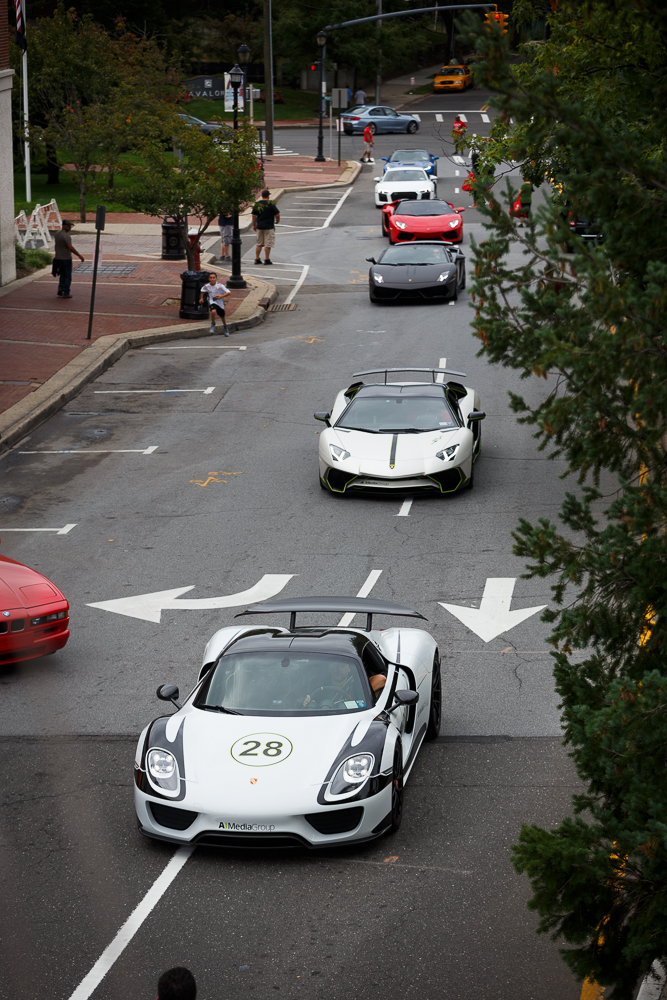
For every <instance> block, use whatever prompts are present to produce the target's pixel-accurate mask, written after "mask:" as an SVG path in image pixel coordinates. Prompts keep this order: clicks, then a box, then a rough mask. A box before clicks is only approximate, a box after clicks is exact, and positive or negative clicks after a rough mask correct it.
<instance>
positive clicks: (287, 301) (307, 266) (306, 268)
mask: <svg viewBox="0 0 667 1000" xmlns="http://www.w3.org/2000/svg"><path fill="white" fill-rule="evenodd" d="M302 267H303V270H302V272H301V277H300V278H299V280H298V281H297V283H296V285H295V286H294V288H293V289H292V291H291V292H290V293H289V295H288V296H287V298H286V299H285V305H289V304H290V302H292V300H293V299H294V296H295V295H296V293H297V292H298V291H299V289H300V288H301V286H302V285H303V283H304V281H305V280H306V278H307V277H308V272H309V271H310V264H303V265H302Z"/></svg>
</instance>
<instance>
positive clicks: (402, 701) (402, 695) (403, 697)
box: [392, 691, 419, 709]
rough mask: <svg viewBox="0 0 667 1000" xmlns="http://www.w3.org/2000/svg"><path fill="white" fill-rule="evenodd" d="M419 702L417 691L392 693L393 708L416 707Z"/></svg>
mask: <svg viewBox="0 0 667 1000" xmlns="http://www.w3.org/2000/svg"><path fill="white" fill-rule="evenodd" d="M418 701H419V691H396V692H394V704H393V705H392V709H393V708H405V707H407V706H409V705H416V704H417V702H418Z"/></svg>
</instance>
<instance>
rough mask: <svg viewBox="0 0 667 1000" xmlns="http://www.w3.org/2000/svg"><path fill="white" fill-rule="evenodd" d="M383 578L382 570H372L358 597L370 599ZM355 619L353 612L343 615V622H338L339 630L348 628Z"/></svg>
mask: <svg viewBox="0 0 667 1000" xmlns="http://www.w3.org/2000/svg"><path fill="white" fill-rule="evenodd" d="M381 576H382V570H381V569H372V570H371V571H370V573H369V574H368V576H367V577H366V580H365V582H364V585H363V587H362V588H361V590H360V591H359V593H358V594H357V597H368V595H369V594H370V592H371V590H372V589H373V587H374V586H375V584H376V583H377V582H378V580H379V579H380V577H381ZM353 618H354V614H353V613H352V612H348V613H347V614H346V615H343V617H342V618H341V620H340V621H339V622H338V628H346V626H348V625H350V624H351V623H352V620H353Z"/></svg>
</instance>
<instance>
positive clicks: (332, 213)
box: [321, 187, 352, 229]
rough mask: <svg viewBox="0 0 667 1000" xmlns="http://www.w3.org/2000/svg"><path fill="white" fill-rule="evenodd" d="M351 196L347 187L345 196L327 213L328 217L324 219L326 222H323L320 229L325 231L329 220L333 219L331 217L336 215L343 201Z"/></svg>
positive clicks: (350, 191)
mask: <svg viewBox="0 0 667 1000" xmlns="http://www.w3.org/2000/svg"><path fill="white" fill-rule="evenodd" d="M351 194H352V188H351V187H349V188H348V189H347V191H346V192H345V194H344V195H342V196H341V197H340V198H339V199H338V202H337V203H336V205H335V206H334V208H333V209H332V210H331V212H330V213H329V216H328V218H327V219H326V221H325V222H324V225H323V226H321V228H322V229H327V227H328V226H329V224H330V222H331V220H332V219H333V217H334V216H335V215H336V213H337V212H338V211H339V209H341V208H342V207H343V202H344V201H345V199H346V198H348V197H349V196H350V195H351Z"/></svg>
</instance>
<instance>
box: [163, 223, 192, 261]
mask: <svg viewBox="0 0 667 1000" xmlns="http://www.w3.org/2000/svg"><path fill="white" fill-rule="evenodd" d="M185 258H186V253H185V250H184V248H183V244H182V242H181V234H180V232H179V231H178V226H177V225H176V223H175V222H174V220H173V219H172V218H171V216H170V215H165V217H164V222H163V223H162V260H185Z"/></svg>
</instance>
